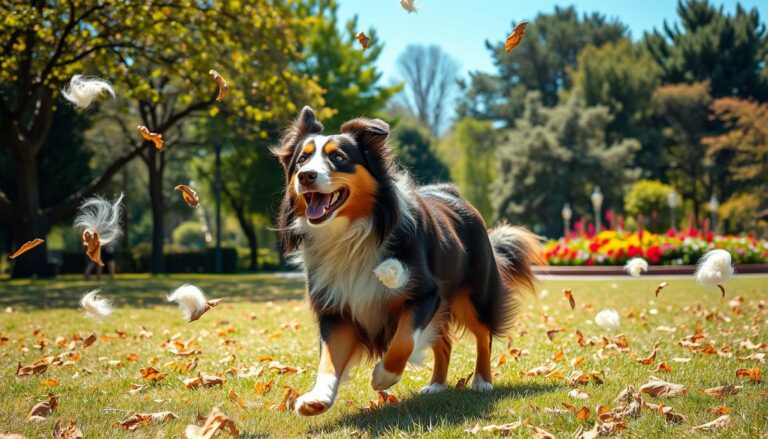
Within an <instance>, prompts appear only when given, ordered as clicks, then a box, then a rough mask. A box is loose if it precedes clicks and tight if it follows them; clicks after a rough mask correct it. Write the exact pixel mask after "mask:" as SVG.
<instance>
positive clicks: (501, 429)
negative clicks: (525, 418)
mask: <svg viewBox="0 0 768 439" xmlns="http://www.w3.org/2000/svg"><path fill="white" fill-rule="evenodd" d="M522 425H523V423H522V422H520V421H518V422H510V423H509V424H501V425H496V424H490V425H484V426H482V427H481V426H480V424H479V423H478V424H475V426H474V427H473V428H468V429H466V430H464V432H466V433H470V434H478V433H481V432H485V433H501V434H506V433H509V432H511V431H514V430H517V429H519V428H520V427H521V426H522Z"/></svg>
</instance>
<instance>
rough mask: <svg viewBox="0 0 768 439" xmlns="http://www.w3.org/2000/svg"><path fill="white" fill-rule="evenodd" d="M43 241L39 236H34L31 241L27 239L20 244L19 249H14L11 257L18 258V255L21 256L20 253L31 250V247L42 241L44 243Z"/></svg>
mask: <svg viewBox="0 0 768 439" xmlns="http://www.w3.org/2000/svg"><path fill="white" fill-rule="evenodd" d="M44 242H45V240H44V239H40V238H35V239H33V240H32V241H27V242H25V243H24V244H22V245H21V247H19V249H18V250H16V251H15V252H14V253H13V254H12V255H11V259H16V258H18V257H19V256H21V255H23V254H24V253H26V252H28V251H30V250H32V249H33V248H35V247H37V246H38V245H40V244H42V243H44Z"/></svg>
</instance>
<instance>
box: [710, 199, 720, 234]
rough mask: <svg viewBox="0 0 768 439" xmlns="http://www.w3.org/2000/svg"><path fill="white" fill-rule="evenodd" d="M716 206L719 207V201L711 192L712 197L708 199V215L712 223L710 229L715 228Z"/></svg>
mask: <svg viewBox="0 0 768 439" xmlns="http://www.w3.org/2000/svg"><path fill="white" fill-rule="evenodd" d="M718 207H720V202H719V201H717V197H716V196H715V194H714V193H712V197H711V198H710V199H709V215H710V218H711V220H710V222H711V223H712V230H717V225H716V220H717V208H718Z"/></svg>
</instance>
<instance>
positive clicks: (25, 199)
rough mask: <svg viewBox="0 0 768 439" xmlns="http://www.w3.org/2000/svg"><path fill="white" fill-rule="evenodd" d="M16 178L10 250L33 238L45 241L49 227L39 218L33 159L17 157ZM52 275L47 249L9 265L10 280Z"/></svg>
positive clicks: (36, 249)
mask: <svg viewBox="0 0 768 439" xmlns="http://www.w3.org/2000/svg"><path fill="white" fill-rule="evenodd" d="M16 164H17V165H18V166H17V168H16V178H17V181H18V185H19V190H18V198H17V199H18V200H19V202H18V203H17V204H16V205H17V207H18V209H19V211H18V212H17V214H16V215H14V216H13V217H12V220H11V224H12V226H11V227H12V233H13V237H12V241H13V242H12V248H13V249H14V250H15V249H18V248H19V247H21V245H22V244H24V243H25V242H27V241H31V240H33V239H35V238H41V239H46V237H47V235H48V231H49V229H50V225H49V224H46V223H45V221H44V219H43V217H42V216H41V215H40V193H39V191H38V176H37V160H35V157H34V156H31V155H26V154H23V155H19V156H17V160H16ZM52 275H53V272H52V271H51V270H50V268H49V267H48V252H47V246H46V245H45V244H43V245H42V246H40V247H38V248H35V249H34V250H31V251H30V252H29V253H26V254H24V256H22V257H19V258H17V259H16V260H15V262H14V264H13V272H12V274H11V276H12V277H14V278H20V277H31V276H38V277H51V276H52Z"/></svg>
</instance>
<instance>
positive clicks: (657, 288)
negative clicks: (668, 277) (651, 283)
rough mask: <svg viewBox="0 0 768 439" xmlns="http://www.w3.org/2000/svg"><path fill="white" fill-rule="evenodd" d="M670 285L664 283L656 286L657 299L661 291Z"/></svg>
mask: <svg viewBox="0 0 768 439" xmlns="http://www.w3.org/2000/svg"><path fill="white" fill-rule="evenodd" d="M668 285H669V284H668V283H667V282H662V283H660V284H658V285H656V297H659V293H661V290H663V289H664V288H666V287H667V286H668Z"/></svg>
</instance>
